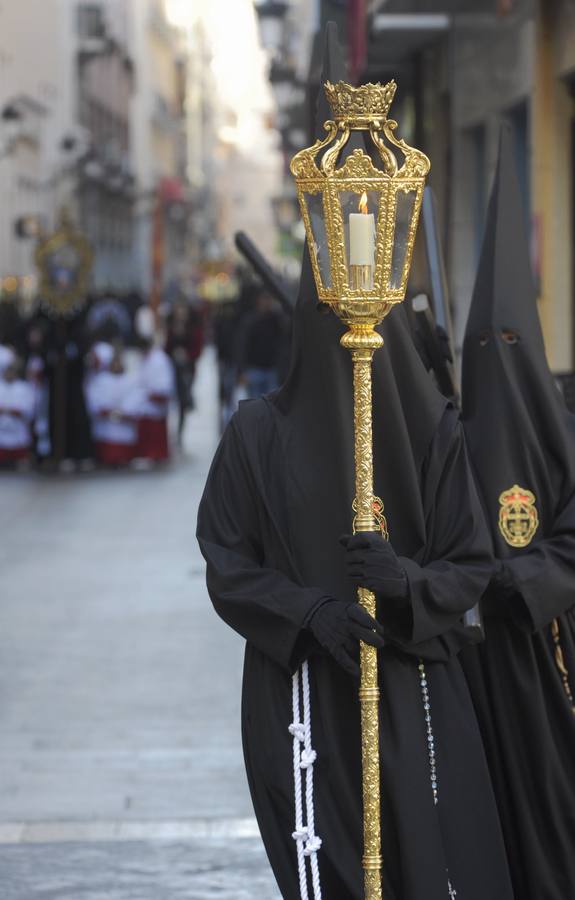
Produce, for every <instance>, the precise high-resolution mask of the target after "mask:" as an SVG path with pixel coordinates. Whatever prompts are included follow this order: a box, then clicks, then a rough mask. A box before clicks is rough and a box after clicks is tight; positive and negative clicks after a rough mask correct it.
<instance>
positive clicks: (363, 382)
mask: <svg viewBox="0 0 575 900" xmlns="http://www.w3.org/2000/svg"><path fill="white" fill-rule="evenodd" d="M382 343H383V340H382V338H381V336H380V335H379V334H378V333H377V332H375V331H373V328H372V327H371V326H369V327H366V326H351V330H350V331H348V332H347V333H346V334H345V335H344V336H343V338H342V344H343V346H344V347H347V348H348V349H349V350H351V351H352V360H353V395H354V426H355V490H356V513H357V514H356V517H355V530H356V531H358V532H359V531H378V529H379V526H378V523H377V520H376V518H375V515H374V509H373V434H372V399H371V363H372V359H373V354H374V351H375V350H376V349H377V348H378V347H380V346H381V345H382ZM358 599H359V602H360V603H361V605H362V606H363V607H364V609H366V610H367V612H368V613H369V614H370V615H371V616H373V617H375V614H376V602H375V595H374V594H373V593H372V592H371V591H368V590H367V589H366V588H359V590H358ZM360 665H361V685H360V689H359V699H360V703H361V752H362V783H363V838H364V856H363V869H364V884H365V898H366V900H382V885H381V869H382V864H383V860H382V855H381V815H380V807H381V799H380V769H379V684H378V677H377V650H376V649H375V647H370V646H369V645H368V644H364V643H362V644H361V648H360Z"/></svg>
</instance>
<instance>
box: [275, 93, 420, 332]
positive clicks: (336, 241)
mask: <svg viewBox="0 0 575 900" xmlns="http://www.w3.org/2000/svg"><path fill="white" fill-rule="evenodd" d="M325 91H326V95H327V98H328V100H329V102H330V105H331V108H332V112H333V120H330V121H328V122H326V123H325V126H324V127H325V129H326V132H327V134H326V137H325V138H324V139H323V140H318V141H316V143H315V144H314V145H313V146H312V147H309V148H306V149H305V150H301V151H300V152H299V153H296V155H295V156H294V158H293V159H292V162H291V172H292V174H293V175H294V176H295V179H296V184H297V192H298V199H299V202H300V207H301V211H302V216H303V220H304V224H305V228H306V235H307V239H308V246H309V248H310V254H311V260H312V266H313V271H314V277H315V281H316V286H317V291H318V295H319V298H320V300H322V301H324V302H326V303H329V304H331V305H332V306H333V307H334V308H335V311H336V312H337V313H338V315H339V316H340V317H341V318H342V319H343V320H344V321H345V322H347V323H348V324H352V321H353V322H355V323H356V324H357V323H362V322H363V323H364V324H366V325H369V324H371V325H373V324H375V323H376V322H378V321H381V319H382V318H383V317H384V316H385V315H386V314H387V313H388V312H389V310H390V309H391V307H392V305H393V304H394V303H398V302H400V301H401V300H403V299H404V297H405V291H406V288H407V278H408V274H409V269H410V265H411V257H412V253H413V246H414V243H415V234H416V230H417V223H418V219H419V211H420V208H421V201H422V198H423V188H424V185H425V177H426V175H427V173H428V172H429V169H430V162H429V159H428V158H427V156H426V155H425V154H424V153H422V152H421V151H420V150H416V149H415V148H413V147H410V146H409V145H408V144H407V143H406V142H405V141H403V140H401V139H399V138H398V137H397V136H396V129H397V122H395V121H393V120H392V119H388V118H387V115H388V112H389V108H390V106H391V102H392V100H393V97H394V94H395V91H396V85H395V82H394V81H390V82H389V83H388V84H385V85H382V84H367V85H362V86H361V87H358V88H354V87H352V86H351V85H348V84H345V83H344V82H341V81H340V82H339V83H338V84H336V85H333V84H331V83H330V82H327V83H326V85H325ZM353 132H364V133H365V135H366V138H367V139H368V140H369V139H371V148H372V151H373V152H372V154H371V155H370V153H368V152H366V150H365V149H363V148H361V147H355V148H354V149H353V150H352V151H351V152H348V153H346V146H347V144H348V142H349V140H350V137H351V135H352V133H353ZM368 146H369V145H368ZM358 212H360V213H364V214H365V215H366V216H367V217H368V219H366V220H365V221H362V220H361V218H360V216H359V215H357V213H358ZM372 223H373V227H372ZM371 232H373V233H371Z"/></svg>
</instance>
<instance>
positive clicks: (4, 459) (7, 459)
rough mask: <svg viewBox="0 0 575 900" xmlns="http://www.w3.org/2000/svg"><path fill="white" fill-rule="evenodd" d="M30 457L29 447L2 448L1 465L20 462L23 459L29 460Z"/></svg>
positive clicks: (0, 451) (0, 450)
mask: <svg viewBox="0 0 575 900" xmlns="http://www.w3.org/2000/svg"><path fill="white" fill-rule="evenodd" d="M29 455H30V448H29V447H0V464H2V463H13V462H20V460H22V459H28V456H29Z"/></svg>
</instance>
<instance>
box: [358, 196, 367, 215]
mask: <svg viewBox="0 0 575 900" xmlns="http://www.w3.org/2000/svg"><path fill="white" fill-rule="evenodd" d="M359 211H360V212H361V213H363V214H364V216H367V194H366V193H365V191H364V192H363V194H362V195H361V197H360V198H359Z"/></svg>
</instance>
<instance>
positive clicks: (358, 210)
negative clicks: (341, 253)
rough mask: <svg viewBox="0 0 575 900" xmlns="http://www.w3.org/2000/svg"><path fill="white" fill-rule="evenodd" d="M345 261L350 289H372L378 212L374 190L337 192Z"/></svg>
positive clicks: (377, 201)
mask: <svg viewBox="0 0 575 900" xmlns="http://www.w3.org/2000/svg"><path fill="white" fill-rule="evenodd" d="M339 202H340V204H341V211H342V215H343V226H344V229H343V230H344V239H345V258H346V262H347V271H348V284H349V286H350V287H351V288H358V289H359V288H365V289H366V290H371V289H372V288H373V273H374V268H375V230H376V224H377V215H378V209H379V193H378V191H367V192H365V193H363V194H362V193H356V192H355V191H340V192H339Z"/></svg>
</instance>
